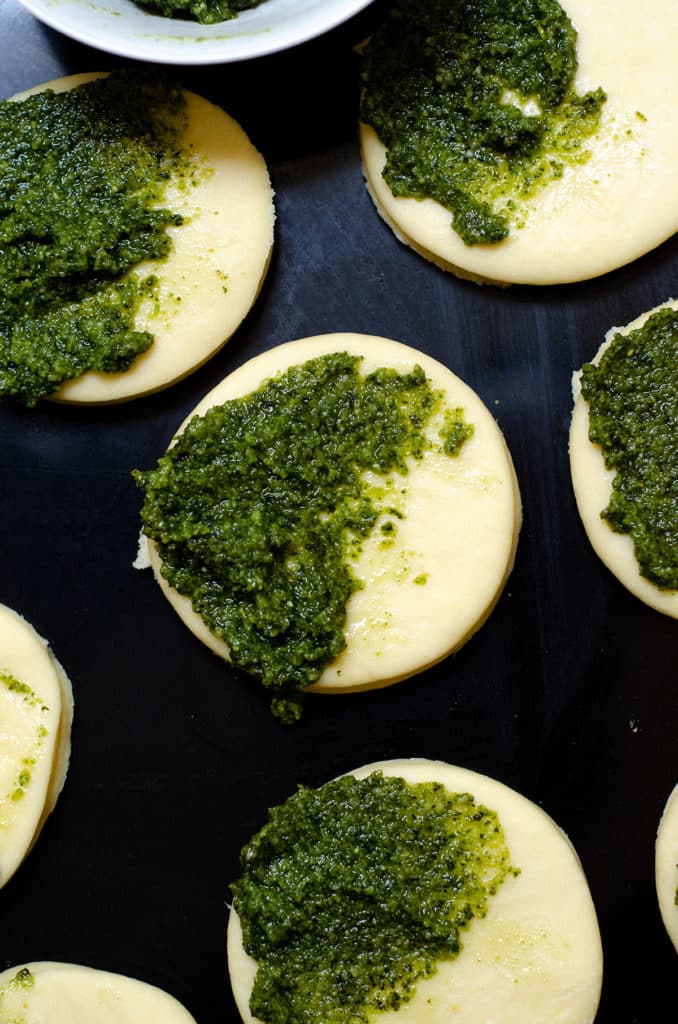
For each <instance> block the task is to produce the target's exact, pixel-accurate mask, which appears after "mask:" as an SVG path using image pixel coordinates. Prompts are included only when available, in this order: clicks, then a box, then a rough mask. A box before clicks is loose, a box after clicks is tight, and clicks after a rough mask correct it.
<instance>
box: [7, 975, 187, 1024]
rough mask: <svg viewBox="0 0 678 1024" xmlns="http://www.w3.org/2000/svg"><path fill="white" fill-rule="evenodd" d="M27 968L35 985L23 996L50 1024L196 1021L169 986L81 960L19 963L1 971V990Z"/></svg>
mask: <svg viewBox="0 0 678 1024" xmlns="http://www.w3.org/2000/svg"><path fill="white" fill-rule="evenodd" d="M21 970H28V971H30V972H31V974H32V975H33V985H32V986H31V987H30V988H28V989H23V990H21V995H20V999H21V1000H25V1001H26V1003H27V1007H28V1009H29V1011H32V1012H35V1014H36V1019H39V1020H45V1021H46V1022H48V1024H148V1022H151V1021H152V1022H153V1024H196V1021H195V1018H194V1017H192V1016H191V1014H190V1013H189V1012H188V1010H187V1009H186V1008H185V1007H184V1006H183V1005H182V1004H181V1003H180V1002H179V1001H178V1000H177V999H175V998H174V996H171V995H170V994H169V993H168V992H166V991H165V990H164V989H161V988H158V987H157V986H156V985H153V984H150V983H148V982H145V981H140V980H138V979H136V978H132V977H129V976H127V975H123V974H116V973H113V972H111V971H105V970H99V969H97V968H94V967H85V966H81V965H80V964H73V963H59V962H55V961H48V960H47V961H38V962H33V963H26V964H17V965H16V966H14V967H10V968H8V969H7V970H5V971H4V972H3V973H2V974H0V991H1V989H2V986H3V985H7V983H8V982H11V981H12V979H13V978H15V977H16V975H17V972H19V971H21ZM10 996H11V993H10ZM22 1008H23V1007H22ZM45 1014H48V1016H45ZM31 1019H33V1018H31Z"/></svg>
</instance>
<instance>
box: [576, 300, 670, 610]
mask: <svg viewBox="0 0 678 1024" xmlns="http://www.w3.org/2000/svg"><path fill="white" fill-rule="evenodd" d="M667 307H668V308H671V309H678V301H675V300H671V301H670V302H665V303H662V305H661V306H656V307H655V308H654V309H651V310H649V311H648V312H647V313H643V314H642V316H639V317H638V318H637V319H636V320H634V321H633V322H632V323H630V324H627V326H626V327H613V328H612V329H611V330H610V331H608V333H607V334H606V336H605V341H604V342H603V344H602V345H601V347H600V349H599V350H598V352H597V353H596V355H595V357H594V359H593V362H594V363H598V361H599V360H600V358H601V356H602V354H603V352H604V351H605V349H606V348H607V347H608V345H609V344H610V342H611V341H612V338H613V336H614V335H615V334H629V333H630V332H631V331H634V330H637V329H638V328H639V327H642V326H643V324H644V323H645V321H646V320H647V319H648V318H649V317H650V316H652V314H653V313H656V312H657V310H658V309H665V308H667ZM573 391H574V399H575V401H574V409H573V412H572V423H571V425H570V470H571V473H572V485H573V487H574V496H575V498H576V501H577V508H578V510H579V515H580V516H581V520H582V522H583V524H584V529H585V530H586V533H587V535H588V538H589V540H590V541H591V544H592V545H593V549H594V551H595V552H596V554H597V555H598V557H599V558H600V559H601V560H602V561H603V562H604V563H605V565H606V566H607V568H608V569H609V570H610V571H611V572H612V573H614V575H615V576H616V577H617V579H618V580H619V582H620V583H623V585H624V586H625V587H626V588H627V590H630V591H631V593H632V594H635V596H636V597H639V598H640V600H641V601H644V602H645V604H648V605H650V607H651V608H655V609H656V610H657V611H659V612H663V613H664V614H665V615H670V616H671V617H672V618H674V619H676V618H678V591H675V590H660V588H659V587H656V586H655V585H654V584H653V583H651V582H650V581H649V580H646V579H645V577H644V576H641V575H640V571H639V568H638V562H637V560H636V556H635V552H634V550H633V541H632V540H631V537H630V536H629V535H628V534H626V533H615V532H614V530H612V529H611V528H610V527H609V526H608V524H607V522H606V521H605V520H604V519H601V518H600V513H601V512H602V510H603V509H604V508H606V507H607V505H608V503H609V501H610V497H611V495H612V481H613V480H614V477H615V471H614V470H610V469H606V467H605V460H604V459H603V455H602V452H601V449H600V447H599V446H598V445H596V444H592V442H591V441H589V407H588V403H587V402H586V401H585V400H584V398H583V397H582V395H581V390H580V384H579V374H575V376H574V378H573Z"/></svg>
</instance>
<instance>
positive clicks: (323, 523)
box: [135, 353, 473, 721]
mask: <svg viewBox="0 0 678 1024" xmlns="http://www.w3.org/2000/svg"><path fill="white" fill-rule="evenodd" d="M360 362H361V360H360V358H359V357H357V356H352V355H348V354H346V353H338V354H333V355H328V356H321V357H319V358H316V359H312V360H309V361H308V362H306V363H303V364H302V365H299V366H294V367H292V368H291V369H289V370H287V371H286V372H285V373H283V374H281V375H280V376H279V377H277V378H274V379H272V380H270V381H267V382H265V383H264V384H263V385H262V386H261V387H260V388H259V389H258V390H256V391H254V392H252V393H251V394H249V395H247V396H245V397H242V398H238V399H235V400H233V401H229V402H226V403H225V404H224V405H220V406H216V407H214V408H212V409H210V410H209V411H208V412H207V413H206V415H205V416H202V417H195V418H194V419H192V420H191V422H190V423H189V424H188V426H187V427H186V429H185V430H184V432H183V433H182V434H181V435H180V437H179V438H178V440H177V443H176V444H175V445H174V446H173V447H172V448H170V450H169V451H168V452H167V453H166V454H165V455H164V456H163V457H162V458H161V459H160V461H159V464H158V468H157V469H155V470H151V471H149V472H146V473H136V474H135V477H136V479H137V482H138V483H139V485H140V486H141V487H142V489H143V490H144V491H145V495H146V499H145V502H144V506H143V510H142V523H143V530H144V533H145V534H146V535H147V536H148V537H150V538H152V539H153V540H154V541H155V542H156V543H157V545H158V548H159V551H160V555H161V557H162V563H163V568H162V572H163V575H164V576H165V577H166V579H167V580H168V581H169V583H170V584H171V585H172V587H174V588H175V590H177V591H178V592H179V593H180V594H184V595H186V596H188V597H190V598H191V601H192V604H193V608H194V610H195V611H196V612H197V613H198V614H199V615H200V616H202V618H203V619H204V621H205V623H206V624H207V626H208V628H209V629H210V631H211V632H212V633H213V634H214V635H215V636H217V637H220V638H221V639H222V640H224V641H225V642H226V644H227V645H228V647H229V649H230V652H231V660H232V662H233V664H234V665H236V666H238V667H240V668H243V669H245V670H247V671H249V672H252V673H254V674H255V675H257V676H259V677H260V678H261V680H262V681H263V683H264V685H265V686H267V687H269V688H270V689H271V690H272V691H273V696H274V700H273V711H274V713H275V714H276V715H277V716H278V717H280V718H282V719H284V720H286V721H291V720H294V719H296V718H298V717H299V714H300V700H301V698H300V695H299V693H298V689H299V688H303V687H306V686H308V685H310V684H311V683H313V682H315V680H316V679H317V678H318V677H319V675H320V674H321V672H322V669H323V667H324V666H325V665H326V664H327V663H328V662H330V661H332V660H333V659H334V658H335V657H336V656H337V655H338V654H339V653H340V652H341V651H342V650H343V649H344V647H345V646H346V641H345V639H344V633H343V627H344V623H345V618H346V602H347V601H348V599H349V597H350V595H351V594H352V593H353V591H354V590H355V589H356V588H357V587H358V586H359V583H358V581H357V580H356V578H355V577H354V575H353V574H352V572H351V569H350V566H349V559H350V558H351V557H352V556H355V555H356V554H357V552H358V550H359V547H360V543H361V541H362V540H364V538H366V537H367V536H368V535H369V534H370V532H371V531H372V529H373V527H374V526H375V524H376V523H377V520H378V519H379V517H380V515H382V513H392V510H391V509H390V508H389V499H388V496H387V497H386V499H383V498H379V497H377V496H376V495H375V493H374V488H370V486H369V484H368V483H367V482H366V480H365V473H366V472H367V471H370V470H371V471H373V472H375V473H379V474H382V475H383V476H384V478H385V486H386V492H387V494H388V481H387V480H386V478H387V477H388V475H389V474H394V473H395V474H406V473H407V461H408V459H409V458H414V459H420V458H421V457H422V455H423V454H424V451H425V450H426V449H427V448H428V447H430V444H431V442H429V441H428V440H427V438H426V436H425V434H424V430H423V428H424V427H425V426H426V424H427V423H428V422H429V420H430V419H431V417H432V416H433V414H434V413H435V412H436V410H438V409H440V411H441V413H442V416H441V419H442V424H443V425H442V429H441V431H440V442H439V447H440V448H441V450H442V451H443V452H444V453H445V454H447V455H449V456H450V457H452V456H454V455H455V454H456V453H457V452H458V451H459V449H460V448H461V446H462V444H463V443H464V441H465V440H466V438H467V437H469V436H470V434H471V433H472V431H473V428H472V427H471V426H469V425H468V424H466V423H464V422H463V415H462V411H461V410H450V409H447V410H444V409H443V399H442V395H441V393H440V392H437V391H434V390H433V389H432V387H431V385H430V384H429V382H428V380H427V378H426V376H425V374H424V372H423V370H422V369H421V368H420V367H418V366H417V367H415V368H414V369H413V370H412V372H411V373H406V374H399V373H397V372H396V371H395V370H392V369H378V370H376V371H374V372H373V373H370V374H367V375H363V374H361V373H360V372H359V365H360ZM436 443H438V442H436ZM399 486H400V487H402V481H401V483H400V485H399ZM391 504H392V501H391ZM399 514H400V513H399V512H398V510H396V513H395V514H391V515H390V516H389V518H388V523H389V524H390V533H391V535H392V534H393V533H394V532H395V531H396V529H397V527H396V520H397V518H398V515H399ZM382 522H383V520H382Z"/></svg>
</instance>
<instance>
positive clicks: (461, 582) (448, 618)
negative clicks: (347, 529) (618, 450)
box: [149, 334, 521, 693]
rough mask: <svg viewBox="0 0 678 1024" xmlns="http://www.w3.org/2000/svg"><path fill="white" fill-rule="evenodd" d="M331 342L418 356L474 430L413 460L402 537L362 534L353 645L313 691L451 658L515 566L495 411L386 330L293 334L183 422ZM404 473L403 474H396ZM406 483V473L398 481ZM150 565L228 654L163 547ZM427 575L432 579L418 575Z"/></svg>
mask: <svg viewBox="0 0 678 1024" xmlns="http://www.w3.org/2000/svg"><path fill="white" fill-rule="evenodd" d="M333 352H349V353H354V354H356V355H360V356H362V357H363V363H362V365H361V370H362V371H364V372H365V373H369V372H371V371H372V370H374V369H376V368H377V367H380V366H390V367H395V368H396V369H397V370H398V371H399V372H401V373H407V372H409V371H410V370H411V369H412V368H413V367H414V366H415V365H416V364H419V365H420V366H421V367H422V368H423V370H424V372H425V373H426V376H427V377H428V379H429V380H430V381H431V383H432V385H433V386H434V387H435V388H437V389H441V390H442V391H444V393H445V396H446V402H447V404H448V405H449V406H450V407H451V408H457V407H462V408H463V409H464V418H465V420H466V422H467V423H472V424H473V426H474V434H473V436H472V437H471V438H469V439H468V440H467V441H466V442H465V443H464V444H463V445H462V448H461V451H460V452H459V454H458V455H457V456H455V457H454V458H448V457H447V456H444V455H441V454H440V453H438V452H434V451H429V452H427V453H426V454H425V455H424V458H423V459H422V460H421V461H412V463H411V464H410V469H409V473H408V475H407V477H405V478H404V486H405V487H406V488H407V497H406V499H405V506H404V507H405V509H406V516H405V518H404V519H403V520H401V521H399V523H398V533H397V539H396V543H395V544H394V545H393V546H392V547H391V548H388V549H386V550H384V549H382V548H380V547H379V544H380V540H381V537H380V535H379V531H378V530H375V531H373V533H372V535H371V537H370V538H368V539H367V541H365V542H364V543H363V549H362V554H361V556H360V557H359V559H358V561H357V562H356V563H355V565H354V572H355V574H356V576H358V577H359V578H360V579H362V580H363V581H364V584H365V585H364V587H363V589H361V590H357V591H355V592H354V593H353V594H352V595H351V597H350V599H349V602H348V606H347V621H346V626H345V629H344V633H345V636H346V641H347V646H346V649H345V650H344V651H343V652H342V653H341V654H340V655H339V657H338V658H336V659H335V660H334V661H333V662H331V663H330V664H329V665H327V666H326V667H325V669H324V670H323V672H322V674H321V676H320V678H319V680H318V681H317V682H316V683H315V684H314V685H313V686H310V687H309V688H308V689H309V690H311V691H316V692H322V693H342V692H346V691H349V690H351V691H354V690H367V689H373V688H376V687H381V686H388V685H390V684H391V683H396V682H398V681H399V680H401V679H405V678H407V677H409V676H412V675H414V674H416V673H418V672H421V671H423V670H424V669H426V668H428V667H429V666H431V665H434V664H436V662H438V661H441V660H442V659H443V658H445V657H447V655H448V654H450V653H451V652H452V651H454V650H456V649H457V648H458V647H460V646H461V645H462V644H463V643H465V642H466V640H468V639H469V638H470V636H471V635H472V634H473V633H474V632H475V631H476V630H477V629H478V628H479V627H480V626H481V625H482V623H483V622H484V621H485V619H486V618H487V616H488V615H489V613H490V611H491V610H492V608H493V607H494V605H495V603H496V601H497V600H498V598H499V595H500V594H501V591H502V589H503V587H504V584H505V582H506V579H507V577H508V575H509V573H510V571H511V569H512V567H513V561H514V557H515V550H516V545H517V541H518V533H519V530H520V524H521V506H520V494H519V491H518V484H517V480H516V476H515V471H514V469H513V463H512V461H511V456H510V454H509V452H508V449H507V447H506V443H505V441H504V439H503V437H502V434H501V432H500V430H499V428H498V427H497V424H496V422H495V420H494V419H493V417H492V416H491V415H490V413H489V412H488V410H487V409H486V407H485V406H484V405H483V403H482V402H481V401H480V399H479V398H478V396H477V395H476V394H475V393H474V392H473V391H472V390H471V389H470V388H469V387H468V386H467V385H466V384H464V383H463V382H462V381H460V380H459V378H458V377H455V375H454V374H453V373H451V371H450V370H448V369H447V368H446V367H445V366H443V365H442V364H441V363H439V362H437V361H436V360H434V359H431V358H430V357H429V356H426V355H425V354H424V353H422V352H418V351H417V350H416V349H413V348H410V347H408V346H406V345H402V344H400V343H399V342H395V341H389V340H387V339H385V338H377V337H371V336H368V335H360V334H329V335H323V336H320V337H315V338H305V339H302V340H300V341H294V342H289V343H288V344H286V345H281V346H279V347H278V348H274V349H271V350H269V351H268V352H265V353H263V354H262V355H260V356H258V357H256V358H255V359H252V360H250V361H249V362H248V363H245V364H244V365H243V366H241V367H240V368H239V369H238V370H236V371H235V372H234V373H232V374H231V375H230V376H229V377H227V378H226V379H225V380H223V381H222V382H221V384H219V385H217V387H216V388H214V389H213V390H212V391H210V393H209V394H208V395H207V396H206V397H205V398H204V399H203V400H202V401H201V402H200V403H199V405H198V406H197V407H196V408H195V409H194V410H193V412H192V413H191V415H190V416H189V417H188V418H187V419H186V420H185V421H184V423H183V424H182V426H181V427H180V428H179V433H181V431H182V430H183V429H184V427H185V426H186V424H187V423H188V421H189V420H190V419H191V418H192V417H193V416H194V415H202V414H204V413H205V412H206V411H207V410H208V409H209V408H210V407H211V406H213V405H217V404H219V403H222V402H225V401H227V400H228V399H231V398H235V397H237V396H240V395H244V394H247V393H249V392H251V391H253V390H255V389H256V388H257V387H258V386H259V385H260V384H261V383H262V382H263V381H264V380H266V379H268V378H270V377H272V376H274V375H275V374H277V373H280V372H283V371H284V370H286V369H288V368H289V367H290V366H294V365H298V364H300V363H303V362H305V361H306V360H308V359H311V358H314V357H315V356H320V355H323V354H329V353H333ZM398 480H399V481H400V478H398ZM400 486H401V484H400V483H399V487H400ZM149 550H150V557H151V562H152V565H153V570H154V573H155V576H156V579H157V580H158V582H159V584H160V586H161V587H162V590H163V593H164V594H165V596H166V597H167V599H168V600H169V601H170V603H171V604H172V606H173V607H174V609H175V611H177V613H178V614H179V616H180V617H181V619H182V620H183V621H184V623H185V624H186V625H187V626H188V627H189V629H191V630H192V632H193V633H194V634H195V635H196V636H197V637H198V639H200V640H202V641H203V643H205V644H207V646H208V647H210V648H211V650H213V651H214V652H215V653H216V654H218V655H219V656H220V657H222V658H225V659H226V660H229V652H228V647H227V646H226V644H225V643H224V642H223V641H222V640H219V639H218V638H216V637H214V636H213V635H212V634H211V633H210V632H209V630H208V629H207V627H206V625H205V623H204V622H203V620H202V618H200V617H199V616H198V615H197V614H196V613H195V612H194V611H193V608H192V605H191V601H190V599H189V598H187V597H183V596H182V595H180V594H178V593H177V592H176V591H175V590H174V589H172V588H171V587H170V586H169V584H168V583H167V581H166V580H165V579H164V577H163V576H162V575H161V572H160V566H161V560H160V556H159V554H158V550H157V548H156V546H155V545H154V544H153V543H151V542H149ZM422 574H426V575H427V579H426V582H425V583H424V584H423V585H421V584H417V583H415V582H414V581H415V579H416V578H418V577H419V578H420V577H421V575H422Z"/></svg>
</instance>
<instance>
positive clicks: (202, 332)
mask: <svg viewBox="0 0 678 1024" xmlns="http://www.w3.org/2000/svg"><path fill="white" fill-rule="evenodd" d="M95 77H101V76H98V75H71V76H69V77H67V78H60V79H57V80H56V81H54V82H48V83H46V84H45V85H41V86H39V87H38V88H37V89H31V90H29V91H28V92H24V93H20V94H19V95H17V96H14V97H13V99H17V100H18V99H23V98H24V97H25V96H27V95H29V93H30V92H37V91H42V90H43V89H54V90H55V91H56V92H63V91H65V90H67V89H72V88H75V86H77V85H80V84H81V83H83V82H85V81H88V80H91V79H92V78H95ZM184 96H185V99H186V115H187V117H188V127H187V130H186V132H185V135H184V139H183V142H184V146H185V148H186V149H190V150H191V151H192V152H193V153H194V154H195V155H196V156H197V157H198V158H199V161H200V165H201V166H204V167H205V168H209V171H208V172H207V173H204V174H201V175H200V176H199V180H198V183H197V184H196V186H195V188H192V189H191V190H186V189H182V188H181V187H179V186H178V185H177V184H173V183H172V182H170V183H169V184H168V187H167V190H166V193H165V198H164V202H163V205H166V206H167V208H168V209H171V210H173V211H174V212H176V213H180V214H181V215H182V216H183V217H184V218H185V220H184V223H183V224H182V225H180V226H179V227H172V226H170V227H168V229H167V233H168V234H169V235H170V236H171V238H172V241H173V249H172V251H171V252H170V253H169V255H168V256H167V258H166V259H164V260H160V261H148V262H147V263H142V264H139V265H138V268H136V269H137V270H138V271H139V272H140V273H141V274H143V273H145V272H146V273H149V274H151V273H153V274H155V275H156V276H157V277H158V279H159V285H158V298H157V300H156V299H149V300H146V301H145V302H143V303H142V306H141V308H140V311H139V313H138V315H137V318H136V322H135V326H136V329H137V330H140V331H149V332H150V333H152V334H153V335H154V338H155V340H154V342H153V344H152V345H151V347H150V348H149V349H148V351H147V352H144V353H142V354H141V355H139V356H138V357H137V358H136V360H135V361H134V363H133V364H132V366H131V367H130V369H129V370H127V371H125V372H124V373H100V372H97V371H94V370H90V371H88V372H87V373H84V374H83V375H82V376H81V377H76V378H74V379H73V380H70V381H67V382H66V383H64V384H63V385H62V386H61V387H60V388H59V390H58V391H57V392H55V394H54V395H52V396H50V397H51V398H53V399H55V400H57V401H63V402H74V403H83V404H91V403H111V402H121V401H125V400H127V399H130V398H137V397H139V396H141V395H145V394H149V393H150V392H153V391H158V390H160V389H162V388H165V387H168V386H169V385H170V384H173V383H175V381H178V380H180V379H181V378H182V377H185V376H187V375H188V374H189V373H192V372H193V370H196V369H197V368H198V367H199V366H201V365H202V364H203V363H204V362H206V360H208V359H209V358H210V357H211V356H213V355H214V353H215V352H217V351H218V350H219V349H220V348H221V346H222V345H223V344H224V343H225V342H226V341H227V340H228V339H229V338H230V336H231V335H232V334H233V332H234V331H235V330H236V328H237V327H238V326H239V325H240V323H241V321H242V320H243V319H244V317H245V316H246V314H247V313H248V312H249V310H250V308H251V306H252V305H253V303H254V301H255V299H256V297H257V295H258V293H259V289H260V288H261V285H262V283H263V280H264V277H265V275H266V271H267V269H268V264H269V260H270V256H271V248H272V245H273V223H274V219H275V214H274V209H273V190H272V188H271V183H270V179H269V176H268V170H267V168H266V164H265V163H264V159H263V157H262V156H261V154H260V153H259V152H258V151H257V150H256V149H255V148H254V146H253V145H252V143H251V142H250V141H249V139H248V138H247V136H246V135H245V133H244V131H243V130H242V128H241V127H240V126H239V125H238V124H237V123H236V122H235V121H234V120H233V119H232V118H231V117H229V116H228V114H226V113H225V112H224V111H223V110H221V109H220V108H219V107H216V106H214V105H213V104H212V103H209V102H208V101H207V100H205V99H203V98H202V97H200V96H196V95H195V93H191V92H187V91H184Z"/></svg>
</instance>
